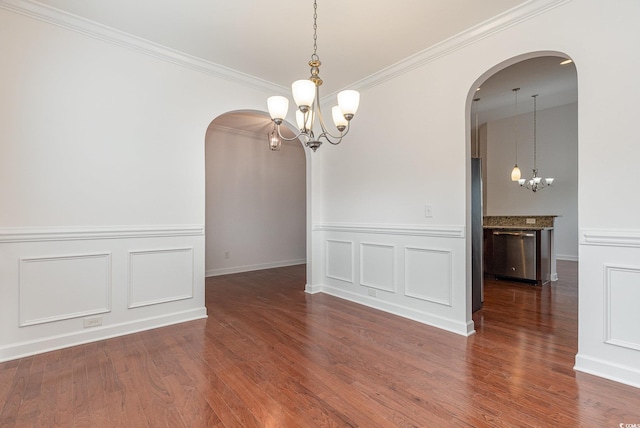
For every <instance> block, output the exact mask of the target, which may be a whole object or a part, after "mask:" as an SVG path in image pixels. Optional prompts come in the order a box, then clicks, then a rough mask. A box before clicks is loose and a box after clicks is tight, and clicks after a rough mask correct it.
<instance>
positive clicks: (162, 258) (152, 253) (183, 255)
mask: <svg viewBox="0 0 640 428" xmlns="http://www.w3.org/2000/svg"><path fill="white" fill-rule="evenodd" d="M193 278H194V272H193V248H170V249H161V250H145V251H130V252H129V303H128V307H129V308H136V307H140V306H148V305H154V304H157V303H165V302H171V301H175V300H183V299H190V298H192V297H193V280H194V279H193Z"/></svg>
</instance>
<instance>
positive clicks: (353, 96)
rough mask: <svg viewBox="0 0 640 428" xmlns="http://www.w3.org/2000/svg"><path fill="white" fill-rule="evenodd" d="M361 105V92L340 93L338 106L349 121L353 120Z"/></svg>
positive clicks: (347, 91)
mask: <svg viewBox="0 0 640 428" xmlns="http://www.w3.org/2000/svg"><path fill="white" fill-rule="evenodd" d="M359 105H360V92H358V91H354V90H346V91H342V92H340V93H338V106H340V110H342V113H343V114H344V117H345V118H346V119H347V120H351V118H352V117H353V115H355V114H356V111H358V106H359Z"/></svg>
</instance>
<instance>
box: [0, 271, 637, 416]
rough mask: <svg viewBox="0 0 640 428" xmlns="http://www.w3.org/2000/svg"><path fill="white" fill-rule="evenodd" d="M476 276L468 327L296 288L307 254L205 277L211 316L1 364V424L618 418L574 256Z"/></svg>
mask: <svg viewBox="0 0 640 428" xmlns="http://www.w3.org/2000/svg"><path fill="white" fill-rule="evenodd" d="M558 268H559V274H560V278H561V280H560V281H558V282H557V283H553V284H551V285H545V286H542V287H534V286H530V285H522V284H517V283H508V282H504V281H501V282H497V281H487V283H486V289H485V306H484V308H483V309H482V310H480V311H479V312H477V313H476V314H474V321H475V323H476V328H477V334H475V335H474V336H472V337H469V338H464V337H461V336H458V335H455V334H452V333H447V332H444V331H442V330H438V329H435V328H432V327H429V326H425V325H422V324H419V323H416V322H413V321H409V320H406V319H402V318H399V317H396V316H393V315H389V314H386V313H383V312H379V311H376V310H373V309H370V308H367V307H363V306H360V305H356V304H354V303H350V302H347V301H343V300H340V299H337V298H334V297H331V296H327V295H323V294H317V295H307V294H305V293H304V292H303V286H304V278H305V273H304V269H305V267H304V266H294V267H288V268H279V269H271V270H265V271H257V272H248V273H242V274H235V275H227V276H220V277H213V278H208V279H207V286H206V302H207V308H208V311H209V318H208V319H206V320H199V321H193V322H189V323H183V324H179V325H175V326H170V327H166V328H162V329H157V330H152V331H147V332H142V333H138V334H133V335H129V336H124V337H119V338H115V339H110V340H105V341H101V342H96V343H91V344H88V345H83V346H77V347H73V348H69V349H64V350H59V351H55V352H50V353H46V354H41V355H36V356H33V357H28V358H22V359H20V360H16V361H10V362H6V363H3V364H0V406H1V407H0V426H1V427H17V426H20V427H22V426H33V427H52V426H65V427H68V426H77V427H84V426H86V427H136V428H137V427H147V426H149V427H164V426H166V427H183V426H184V427H321V426H361V427H387V426H388V427H448V426H473V427H484V426H496V427H501V426H508V427H514V426H517V427H529V426H543V427H578V426H579V427H618V426H620V424H621V423H624V424H640V389H636V388H632V387H629V386H625V385H621V384H617V383H615V382H611V381H607V380H604V379H600V378H597V377H594V376H590V375H587V374H583V373H578V372H575V371H574V370H573V369H572V367H573V363H574V356H575V354H576V350H577V322H576V318H577V287H576V283H577V266H576V263H571V262H559V266H558Z"/></svg>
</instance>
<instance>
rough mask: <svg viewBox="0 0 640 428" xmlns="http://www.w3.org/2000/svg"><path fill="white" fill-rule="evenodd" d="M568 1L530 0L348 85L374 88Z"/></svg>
mask: <svg viewBox="0 0 640 428" xmlns="http://www.w3.org/2000/svg"><path fill="white" fill-rule="evenodd" d="M571 1H573V0H529V1H527V2H525V3H523V4H521V5H519V6H516V7H514V8H511V9H509V10H507V11H505V12H503V13H501V14H499V15H496V16H494V17H493V18H490V19H488V20H486V21H484V22H481V23H480V24H478V25H475V26H473V27H470V28H468V29H466V30H464V31H462V32H460V33H458V34H456V35H454V36H451V37H449V38H448V39H445V40H443V41H442V42H440V43H436V44H435V45H433V46H431V47H429V48H427V49H424V50H422V51H420V52H418V53H416V54H414V55H411V56H409V57H407V58H405V59H403V60H401V61H399V62H397V63H395V64H393V65H390V66H389V67H386V68H383V69H382V70H380V71H378V72H376V73H374V74H372V75H370V76H368V77H365V78H364V79H361V80H358V81H357V82H355V83H353V84H351V85H349V88H350V89H357V90H366V89H370V88H373V87H374V86H377V85H379V84H381V83H384V82H386V81H387V80H391V79H393V78H395V77H398V76H401V75H403V74H405V73H408V72H410V71H412V70H414V69H416V68H418V67H421V66H423V65H425V64H427V63H429V62H431V61H435V60H436V59H438V58H441V57H443V56H446V55H449V54H451V53H452V52H455V51H457V50H459V49H462V48H464V47H466V46H468V45H471V44H473V43H476V42H478V41H480V40H482V39H484V38H487V37H489V36H491V35H493V34H496V33H499V32H501V31H504V30H506V29H508V28H510V27H513V26H515V25H518V24H520V23H521V22H524V21H528V20H529V19H532V18H535V17H536V16H538V15H540V14H543V13H546V12H548V11H550V10H551V9H555V8H556V7H559V6H562V5H564V4H565V3H569V2H571ZM343 89H344V88H343ZM343 89H340V90H338V91H335V92H333V93H331V94H327V95H326V96H324V97H322V99H323V100H326V99H333V98H335V96H336V95H337V94H338V92H340V91H342V90H343Z"/></svg>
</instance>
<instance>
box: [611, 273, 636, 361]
mask: <svg viewBox="0 0 640 428" xmlns="http://www.w3.org/2000/svg"><path fill="white" fill-rule="evenodd" d="M638 302H640V267H624V266H611V265H605V296H604V304H605V309H604V310H605V342H606V343H609V344H612V345H618V346H622V347H625V348H630V349H635V350H640V329H638V326H640V311H639V310H638Z"/></svg>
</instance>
